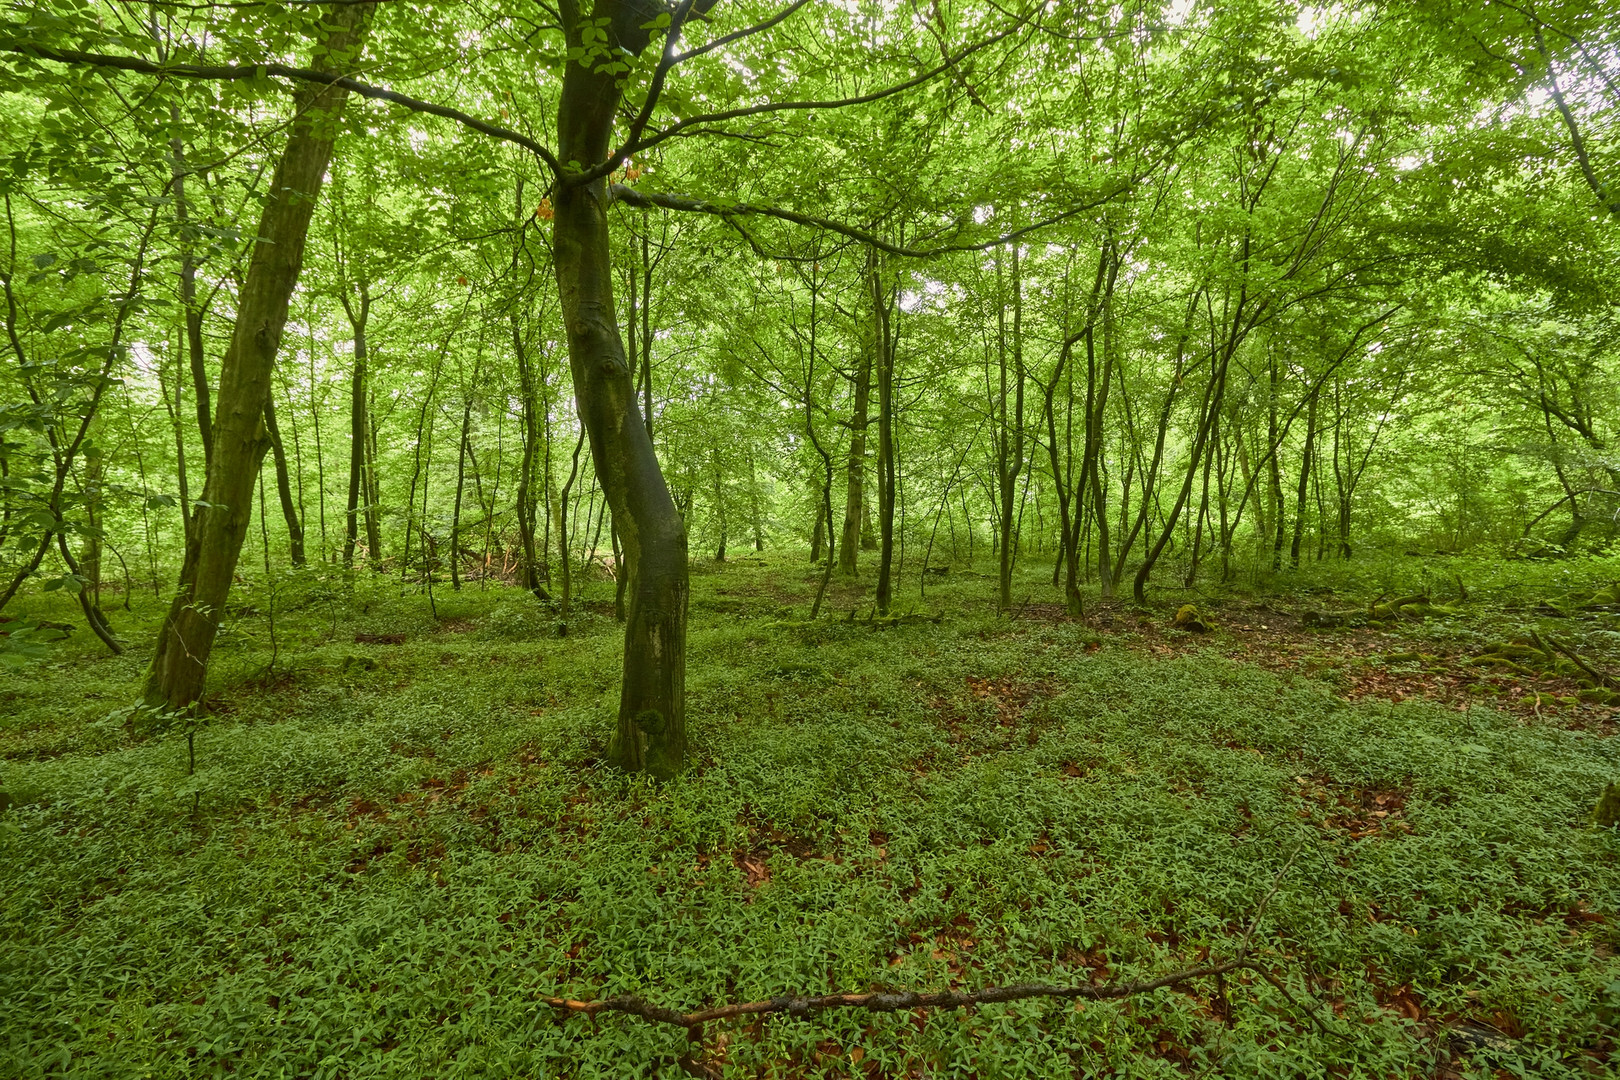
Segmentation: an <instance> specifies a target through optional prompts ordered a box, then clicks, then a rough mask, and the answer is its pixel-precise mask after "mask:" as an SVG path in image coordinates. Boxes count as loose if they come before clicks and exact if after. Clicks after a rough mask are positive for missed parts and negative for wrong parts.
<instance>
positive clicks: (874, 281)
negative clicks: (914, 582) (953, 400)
mask: <svg viewBox="0 0 1620 1080" xmlns="http://www.w3.org/2000/svg"><path fill="white" fill-rule="evenodd" d="M869 277H870V279H871V290H872V310H873V312H874V313H875V314H876V316H877V325H876V337H877V356H876V364H877V379H878V456H877V466H878V579H877V597H876V601H877V610H878V614H879V615H887V614H888V613H889V604H890V602H891V600H892V599H893V568H894V501H895V467H894V352H895V347H894V331H893V322H892V317H891V316H892V311H891V306H892V303H893V299H894V294H893V293H892V292H891V291H890V290H889V289H888V288H886V287H885V286H884V283H883V278H882V270H881V268H877V267H874V269H873V270H872V272H871V274H870V275H869Z"/></svg>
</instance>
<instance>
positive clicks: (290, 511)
mask: <svg viewBox="0 0 1620 1080" xmlns="http://www.w3.org/2000/svg"><path fill="white" fill-rule="evenodd" d="M264 430H265V435H266V436H267V437H268V438H269V439H270V452H271V454H272V455H273V456H274V457H275V464H276V494H277V495H278V496H279V497H280V499H281V516H282V518H283V519H284V520H285V521H286V522H287V544H288V547H289V548H291V554H292V564H293V565H294V566H303V565H304V523H303V522H302V521H301V520H300V519H299V516H298V504H297V503H296V502H295V501H294V500H293V492H292V477H291V475H290V474H289V473H288V471H287V449H286V447H284V446H283V445H282V444H281V428H280V427H279V426H277V424H276V396H275V394H274V393H271V394H269V395H267V396H266V397H265V399H264Z"/></svg>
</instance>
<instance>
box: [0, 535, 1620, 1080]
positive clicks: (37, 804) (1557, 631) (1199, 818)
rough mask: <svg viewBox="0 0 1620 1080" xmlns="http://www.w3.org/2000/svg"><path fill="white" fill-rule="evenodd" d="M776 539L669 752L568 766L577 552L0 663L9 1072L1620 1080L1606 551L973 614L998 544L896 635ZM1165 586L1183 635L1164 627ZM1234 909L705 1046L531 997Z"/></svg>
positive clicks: (607, 705) (1031, 598)
mask: <svg viewBox="0 0 1620 1080" xmlns="http://www.w3.org/2000/svg"><path fill="white" fill-rule="evenodd" d="M802 560H803V554H802V553H800V554H799V555H798V556H797V557H794V558H790V557H789V556H787V555H783V554H776V553H771V554H767V555H766V556H763V557H760V556H753V555H749V556H748V557H746V558H740V559H735V560H733V561H732V562H729V563H726V564H724V565H716V564H712V563H708V562H703V563H700V564H695V565H694V568H693V578H692V582H693V594H692V605H691V638H690V643H689V671H688V676H687V689H688V723H689V727H690V732H691V737H692V740H693V746H692V753H691V766H690V768H689V770H688V772H687V773H686V774H685V775H683V776H682V777H680V778H679V779H677V780H675V781H673V782H670V783H666V784H662V785H655V784H652V783H649V782H647V781H645V780H641V779H631V778H627V777H625V776H623V775H620V774H616V773H614V772H612V771H610V770H607V769H605V768H604V767H603V766H602V764H601V756H602V754H603V751H604V747H605V742H606V737H607V734H608V732H609V731H610V728H611V724H612V716H613V714H614V711H615V709H616V705H617V686H618V677H619V672H618V667H619V656H620V651H621V642H620V633H619V628H618V626H617V625H616V624H615V623H614V621H613V618H612V603H611V598H612V585H611V583H606V582H591V583H588V584H587V586H586V590H585V592H586V595H585V598H584V600H583V601H582V603H581V605H580V609H579V610H578V611H577V612H576V613H575V617H574V618H572V619H571V620H570V623H569V626H568V633H567V635H566V636H565V637H559V636H558V634H557V624H556V618H555V616H554V615H552V614H550V613H548V612H546V611H545V610H543V609H542V608H541V607H540V606H538V605H537V604H536V602H535V601H533V599H532V598H530V597H528V596H526V595H525V594H523V593H521V592H519V591H517V590H514V589H510V588H507V587H504V586H500V585H497V584H488V585H487V586H484V585H481V584H479V583H476V582H475V583H471V584H468V585H467V586H466V587H465V588H463V589H462V590H461V591H460V592H452V591H451V590H449V589H448V588H447V587H446V586H445V585H443V584H440V585H438V586H436V588H435V595H434V598H433V601H432V604H431V606H430V602H429V599H428V598H427V597H426V596H424V595H423V594H422V593H421V592H420V591H419V590H417V589H415V588H413V589H411V590H410V591H409V592H408V594H406V595H401V590H400V585H399V582H398V580H397V579H392V578H390V579H384V578H381V577H374V576H372V575H369V574H365V573H361V574H359V575H358V576H357V577H356V578H355V579H354V580H352V581H349V580H346V579H344V577H343V576H342V575H341V574H340V573H338V572H336V571H332V570H326V569H316V570H305V571H297V572H287V573H280V574H277V575H275V576H273V577H268V578H265V577H261V578H259V579H258V580H255V581H252V582H249V583H247V584H245V585H244V586H242V587H241V588H239V589H238V592H237V594H236V596H235V597H234V598H233V603H234V604H235V605H236V607H235V608H233V610H232V612H231V621H230V623H229V625H228V627H227V633H226V634H225V635H224V637H223V639H222V643H221V647H220V651H219V653H218V655H217V658H216V662H215V665H214V672H213V678H212V682H211V685H213V686H214V687H216V688H217V689H216V690H215V692H214V693H213V695H212V697H211V699H210V705H211V712H210V714H209V716H208V718H207V719H206V720H205V721H203V722H202V723H200V724H198V725H197V726H196V727H195V728H189V729H188V728H187V727H186V726H184V725H174V726H170V727H168V728H167V729H163V730H159V729H156V728H154V727H153V726H151V725H150V724H149V723H146V724H143V723H142V722H141V720H140V718H139V717H138V716H135V715H133V714H132V713H131V711H130V710H129V708H128V707H127V706H128V705H129V703H130V702H131V700H132V699H133V697H134V695H135V692H136V689H137V687H138V685H139V681H140V676H141V673H142V669H143V666H144V664H145V662H146V660H147V658H148V656H149V649H150V645H149V643H150V640H151V638H152V636H153V631H154V629H155V626H156V622H157V619H158V617H159V615H160V613H161V609H160V607H159V604H158V601H157V599H156V598H155V597H154V596H152V594H151V593H150V592H148V593H145V594H144V596H142V597H135V598H132V599H133V601H134V602H133V604H132V607H133V610H131V611H125V610H123V609H122V608H113V621H114V624H115V625H116V626H117V627H118V629H119V630H120V631H122V632H123V634H124V635H125V637H126V639H127V640H128V641H129V642H130V643H131V646H132V647H131V649H130V651H129V653H128V654H127V655H126V656H124V657H112V656H108V655H106V654H105V652H104V651H103V650H101V649H100V646H99V644H98V643H97V642H95V641H94V639H93V638H89V637H88V635H84V634H82V633H81V634H76V635H75V636H74V638H73V639H71V640H70V641H68V642H65V643H63V644H61V645H59V646H56V647H55V648H54V651H53V652H52V653H51V654H50V655H49V656H48V657H47V658H46V659H44V660H42V661H39V662H34V663H30V664H28V665H26V666H19V667H15V668H13V669H10V670H8V671H4V672H0V790H4V791H6V792H8V793H9V794H10V795H11V796H12V797H13V799H14V800H15V803H14V805H12V806H11V807H10V808H9V809H7V810H5V811H4V813H3V814H0V1075H4V1076H17V1077H47V1076H49V1077H57V1076H61V1077H69V1076H71V1077H120V1078H121V1077H133V1076H156V1077H169V1076H175V1077H180V1076H186V1077H190V1076H218V1075H226V1074H232V1075H244V1076H255V1077H258V1076H288V1077H293V1076H297V1077H306V1076H307V1077H344V1078H348V1077H370V1076H392V1077H429V1076H431V1077H446V1078H447V1077H453V1076H469V1077H470V1076H491V1077H494V1076H499V1077H507V1076H511V1077H536V1078H538V1077H576V1076H577V1077H615V1078H618V1077H631V1076H643V1075H664V1076H680V1075H686V1074H695V1075H706V1076H737V1077H742V1076H750V1077H753V1076H770V1077H811V1076H825V1077H841V1076H850V1077H874V1078H876V1077H978V1078H983V1080H990V1078H1000V1077H1068V1076H1120V1077H1148V1076H1183V1075H1190V1076H1232V1077H1256V1076H1276V1077H1293V1076H1346V1077H1349V1076H1357V1077H1391V1076H1400V1077H1425V1078H1428V1077H1435V1078H1452V1077H1497V1076H1519V1077H1585V1076H1597V1075H1614V1070H1615V1069H1616V1068H1617V1062H1620V1055H1617V1054H1616V1048H1617V1044H1620V1027H1617V1026H1620V958H1617V957H1616V952H1617V950H1620V862H1617V855H1620V839H1617V837H1616V834H1615V832H1614V831H1613V830H1602V829H1598V828H1595V827H1593V826H1592V825H1591V824H1590V816H1589V815H1590V813H1591V810H1592V807H1593V804H1594V803H1595V802H1596V800H1597V798H1598V796H1599V794H1600V793H1601V791H1602V789H1603V787H1604V785H1605V784H1606V783H1609V782H1613V781H1617V780H1620V741H1617V740H1616V739H1615V738H1614V735H1615V733H1616V731H1617V730H1620V727H1617V715H1616V709H1615V707H1614V706H1613V705H1610V704H1607V701H1609V700H1611V699H1610V696H1609V695H1608V694H1607V693H1605V692H1604V688H1603V687H1602V686H1601V685H1585V684H1598V683H1601V678H1599V679H1593V678H1592V675H1593V674H1594V673H1595V674H1597V675H1598V676H1600V677H1601V676H1603V675H1605V674H1613V673H1616V672H1620V615H1617V614H1616V613H1615V610H1614V609H1615V607H1616V606H1617V605H1611V604H1607V603H1606V602H1604V598H1603V595H1602V594H1601V590H1602V589H1603V588H1605V587H1612V585H1613V583H1614V581H1615V580H1616V578H1620V560H1613V559H1611V560H1593V559H1588V560H1568V561H1564V562H1560V563H1556V564H1529V563H1518V564H1508V563H1503V562H1500V561H1491V560H1480V561H1477V562H1469V563H1466V564H1463V563H1461V562H1460V561H1459V560H1449V561H1448V560H1444V559H1439V558H1433V557H1431V558H1429V559H1407V560H1402V559H1385V560H1378V559H1370V560H1357V561H1356V562H1352V563H1350V564H1348V566H1347V567H1346V566H1343V565H1338V566H1333V567H1327V566H1326V564H1323V566H1322V567H1314V568H1307V569H1306V570H1303V571H1301V572H1299V573H1298V574H1295V575H1291V576H1285V577H1282V578H1277V579H1274V580H1268V581H1267V582H1266V583H1265V586H1266V587H1265V588H1260V587H1259V586H1256V585H1254V584H1252V583H1251V584H1248V585H1246V586H1244V587H1243V588H1241V589H1232V590H1230V591H1224V592H1216V591H1215V590H1213V589H1212V588H1210V587H1207V586H1206V587H1205V588H1204V590H1203V591H1202V592H1199V591H1181V590H1174V589H1165V590H1163V591H1155V592H1153V593H1150V596H1151V598H1152V600H1153V602H1152V603H1151V604H1150V606H1149V607H1148V608H1147V609H1145V610H1138V609H1136V608H1135V607H1133V606H1131V605H1130V604H1128V603H1124V602H1117V601H1116V602H1109V603H1106V604H1105V603H1102V602H1100V601H1098V600H1097V599H1096V598H1095V595H1094V592H1093V594H1092V595H1091V596H1090V597H1089V598H1088V602H1087V613H1086V615H1085V617H1084V618H1081V619H1071V618H1069V617H1067V616H1066V615H1064V614H1063V612H1062V608H1061V606H1060V605H1058V604H1056V603H1054V602H1053V599H1054V595H1055V594H1054V590H1052V589H1051V587H1050V581H1049V573H1050V571H1049V567H1048V568H1046V569H1044V570H1043V569H1042V568H1041V567H1040V566H1037V565H1032V566H1030V567H1029V568H1028V569H1027V570H1024V571H1021V573H1020V575H1019V579H1018V582H1017V588H1016V590H1015V596H1016V598H1017V601H1018V602H1017V603H1015V605H1014V611H1013V613H1012V616H1011V617H1009V616H1007V615H998V614H997V613H996V611H995V606H994V602H993V596H994V580H993V578H992V577H991V576H990V574H989V573H988V571H989V570H990V567H989V566H988V564H986V563H985V562H983V561H981V563H980V564H979V567H978V568H977V570H978V572H974V571H971V570H967V569H965V568H957V569H956V570H954V571H953V572H952V573H951V574H949V575H948V576H946V577H944V578H940V579H933V578H930V579H929V580H928V588H927V595H926V597H921V596H918V586H919V584H920V583H919V582H917V581H916V580H915V579H911V580H909V581H908V582H907V584H906V596H905V599H904V602H903V603H902V604H901V610H906V611H909V610H913V609H915V610H917V611H920V612H928V613H936V612H937V613H941V614H942V615H943V618H942V620H941V621H939V622H938V623H934V622H916V623H913V624H908V625H900V626H896V627H893V628H889V629H884V628H882V627H881V624H877V623H871V622H868V621H867V616H868V614H869V613H870V607H871V602H870V599H869V589H870V579H869V577H863V578H862V579H861V580H860V582H859V583H843V582H836V581H835V583H834V587H833V590H832V592H831V595H830V608H831V611H832V615H831V616H830V617H829V616H825V615H824V617H823V618H822V619H820V620H818V621H816V622H814V623H811V622H807V621H806V618H805V617H806V614H807V610H808V600H809V597H810V595H811V593H812V591H813V588H814V585H815V580H816V575H815V574H814V573H813V572H812V570H811V568H810V567H809V566H807V565H805V564H804V563H803V561H802ZM1425 591H1426V592H1428V593H1429V594H1430V598H1431V599H1432V600H1433V601H1434V602H1433V603H1432V604H1427V605H1415V606H1416V607H1419V608H1421V609H1422V613H1423V614H1425V615H1426V617H1425V618H1423V619H1421V620H1420V619H1417V618H1414V617H1411V616H1412V615H1413V612H1412V611H1408V612H1406V613H1405V614H1404V615H1394V616H1393V617H1390V618H1387V619H1383V620H1380V621H1378V622H1377V623H1374V624H1371V625H1338V626H1329V627H1326V628H1313V626H1312V625H1311V624H1312V623H1320V622H1322V621H1324V619H1323V616H1324V614H1326V615H1329V616H1332V618H1329V619H1327V620H1326V621H1329V622H1335V621H1339V622H1347V623H1362V622H1366V621H1367V620H1366V619H1364V618H1362V617H1349V616H1347V615H1346V613H1351V614H1352V615H1354V614H1355V613H1361V612H1366V611H1368V610H1369V609H1374V610H1376V609H1375V608H1374V605H1375V604H1378V603H1382V604H1388V602H1389V598H1390V597H1401V596H1403V595H1406V594H1413V593H1419V592H1425ZM1465 592H1466V593H1467V597H1466V598H1464V596H1463V594H1464V593H1465ZM1594 594H1597V595H1596V596H1594ZM1611 595H1612V594H1611ZM121 601H122V597H121V596H109V597H108V598H107V606H108V607H109V608H112V606H113V603H114V602H120V603H121ZM1189 601H1190V602H1192V603H1194V604H1195V605H1197V607H1198V609H1199V615H1200V617H1201V620H1202V621H1203V622H1204V623H1206V624H1208V625H1209V626H1210V629H1209V630H1208V632H1206V633H1189V632H1184V631H1181V630H1175V629H1172V628H1171V625H1170V624H1171V620H1172V617H1173V616H1174V614H1175V613H1176V611H1177V610H1178V608H1180V607H1181V606H1182V605H1183V604H1185V603H1187V602H1189ZM7 614H8V615H12V616H14V617H15V618H16V619H17V620H18V622H19V624H26V621H27V620H28V619H30V618H31V619H41V618H44V619H51V620H61V621H74V619H73V613H72V609H71V608H70V606H69V605H68V603H67V602H66V601H65V600H64V599H62V598H60V597H58V598H56V599H54V600H50V601H49V602H47V601H46V600H40V601H36V602H35V603H34V605H33V606H32V607H25V606H23V605H22V604H21V603H18V604H14V605H13V607H12V609H11V610H8V612H7ZM1564 650H1567V653H1566V652H1565V651H1564ZM1571 654H1572V655H1571ZM1483 657H1495V659H1482V658H1483ZM1577 661H1578V662H1577ZM1580 664H1585V665H1586V666H1587V667H1588V668H1590V669H1591V670H1590V671H1587V670H1584V669H1582V668H1581V667H1580V666H1579V665H1580ZM192 747H194V750H195V757H194V765H195V768H194V771H193V767H192V766H193V757H192V755H191V748H192ZM1249 934H1252V941H1251V945H1250V948H1251V950H1252V955H1253V957H1254V958H1255V959H1256V960H1257V961H1258V963H1259V964H1260V965H1261V966H1262V967H1263V968H1264V970H1265V973H1266V974H1267V975H1269V976H1270V980H1269V981H1268V980H1267V979H1266V978H1263V977H1260V976H1259V974H1258V973H1255V972H1248V971H1245V972H1238V973H1234V974H1233V975H1232V976H1231V977H1230V978H1228V979H1226V980H1225V981H1224V982H1222V983H1219V984H1217V983H1216V981H1215V980H1213V979H1202V980H1197V981H1194V982H1190V983H1187V984H1185V985H1183V986H1182V987H1180V988H1178V989H1163V990H1159V991H1155V992H1153V993H1151V994H1147V995H1143V996H1138V997H1134V998H1131V999H1128V1000H1124V1001H1118V1002H1085V1003H1080V1004H1075V1003H1073V1002H1068V1001H1052V1000H1031V1001H1024V1002H1017V1003H1009V1004H997V1005H987V1006H983V1007H980V1008H977V1009H971V1010H955V1011H935V1012H930V1011H926V1010H916V1011H911V1012H899V1013H887V1014H872V1013H867V1012H863V1011H858V1010H835V1011H828V1012H823V1013H819V1014H815V1015H813V1016H809V1017H803V1018H797V1017H794V1018H790V1017H783V1016H772V1017H763V1018H761V1017H755V1018H744V1019H739V1020H734V1021H727V1022H724V1023H718V1024H711V1025H708V1026H707V1027H706V1029H705V1030H704V1033H703V1039H702V1041H701V1042H691V1041H689V1040H688V1037H687V1034H686V1032H685V1031H684V1030H683V1029H681V1028H678V1027H672V1026H667V1025H661V1024H655V1023H651V1022H648V1021H646V1020H642V1019H640V1018H636V1017H627V1016H622V1015H614V1014H603V1015H600V1016H597V1017H594V1018H587V1017H583V1016H579V1015H574V1014H569V1013H566V1012H562V1011H560V1010H558V1009H556V1008H554V1007H552V1006H551V1005H548V1004H547V1003H546V1002H545V1000H544V999H546V998H548V997H553V996H557V997H563V998H570V999H582V1000H596V999H601V998H606V997H610V996H612V995H616V994H636V995H640V996H641V997H643V998H645V999H647V1000H648V1001H651V1002H653V1003H655V1004H657V1005H661V1006H668V1007H673V1008H676V1009H683V1010H692V1009H696V1008H700V1007H704V1006H709V1005H716V1004H721V1003H724V1002H731V1001H742V1000H752V999H760V998H769V997H772V996H775V995H782V994H789V993H803V994H823V993H831V992H851V993H852V992H861V991H867V990H872V989H880V988H896V989H899V988H908V989H923V990H942V989H949V988H958V989H974V988H979V987H989V986H1002V985H1008V984H1013V983H1027V982H1032V981H1044V982H1052V983H1061V984H1066V985H1072V984H1088V983H1095V984H1103V983H1107V982H1110V981H1112V980H1118V979H1131V978H1144V977H1151V976H1155V975H1160V974H1164V973H1167V972H1171V971H1174V970H1177V969H1179V968H1184V967H1188V966H1195V965H1197V964H1199V963H1201V962H1204V961H1206V960H1208V961H1209V962H1214V961H1218V960H1220V959H1221V958H1224V957H1230V956H1233V955H1235V953H1236V951H1237V950H1238V949H1239V948H1240V945H1241V943H1242V942H1243V940H1244V939H1245V936H1246V935H1249Z"/></svg>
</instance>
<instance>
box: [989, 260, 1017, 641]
mask: <svg viewBox="0 0 1620 1080" xmlns="http://www.w3.org/2000/svg"><path fill="white" fill-rule="evenodd" d="M1001 284H1002V280H1001V255H1000V252H999V251H998V252H997V254H996V286H997V289H996V291H997V293H1001V292H1002V288H1001ZM997 300H998V304H997V309H998V310H997V312H996V324H997V331H998V332H997V335H996V355H997V359H998V361H999V363H998V365H997V366H998V369H999V372H1000V376H1001V382H1000V393H999V395H998V398H999V400H998V401H994V402H991V409H992V410H993V411H994V413H995V416H996V418H997V420H998V421H999V430H998V431H997V432H996V481H997V494H998V495H999V496H1000V503H999V507H998V509H999V510H1000V513H1001V562H1000V565H999V566H998V567H997V569H998V570H999V575H998V585H999V590H998V593H997V598H998V599H997V609H998V610H1000V611H1011V610H1012V573H1013V565H1014V563H1016V561H1017V558H1018V544H1017V540H1016V537H1017V529H1016V528H1015V527H1014V523H1013V510H1014V497H1015V496H1016V495H1017V493H1018V476H1019V474H1020V473H1021V472H1022V471H1023V468H1024V341H1023V336H1024V304H1023V280H1022V275H1021V274H1020V272H1019V264H1018V246H1017V245H1016V244H1015V245H1013V249H1012V312H1013V321H1012V334H1011V336H1010V337H1009V335H1008V333H1007V304H1006V300H1005V297H1004V296H998V297H997ZM1009 352H1010V353H1011V355H1012V368H1011V371H1010V372H1009V369H1008V366H1007V358H1008V354H1009ZM1009 374H1010V375H1011V377H1012V382H1013V387H1012V399H1013V414H1012V417H1011V419H1010V420H1009V418H1008V416H1007V397H1008V387H1007V379H1008V376H1009Z"/></svg>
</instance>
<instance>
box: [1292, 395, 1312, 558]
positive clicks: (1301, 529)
mask: <svg viewBox="0 0 1620 1080" xmlns="http://www.w3.org/2000/svg"><path fill="white" fill-rule="evenodd" d="M1316 398H1317V394H1316V392H1315V391H1314V390H1313V391H1312V392H1311V401H1310V404H1309V405H1307V406H1306V411H1305V450H1304V452H1303V454H1302V456H1301V458H1300V462H1299V493H1298V498H1297V499H1296V501H1295V504H1294V541H1293V543H1292V544H1291V545H1290V546H1289V549H1288V562H1289V565H1291V566H1292V567H1293V568H1294V569H1295V570H1298V569H1299V548H1300V542H1301V541H1302V540H1303V539H1304V537H1305V496H1306V494H1307V487H1308V485H1309V483H1310V479H1311V466H1312V464H1313V460H1314V459H1313V453H1314V450H1315V447H1316Z"/></svg>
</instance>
